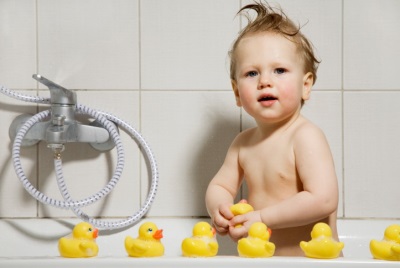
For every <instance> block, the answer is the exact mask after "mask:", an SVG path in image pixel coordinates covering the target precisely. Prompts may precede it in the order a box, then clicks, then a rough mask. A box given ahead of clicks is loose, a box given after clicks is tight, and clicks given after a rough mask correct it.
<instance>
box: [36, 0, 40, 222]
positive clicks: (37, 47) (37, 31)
mask: <svg viewBox="0 0 400 268" xmlns="http://www.w3.org/2000/svg"><path fill="white" fill-rule="evenodd" d="M38 5H39V3H38V0H36V1H35V12H36V18H35V23H36V29H35V30H36V73H38V72H39V30H38V28H39V7H38ZM35 91H36V95H37V96H38V95H39V82H37V81H36V90H35ZM36 113H39V104H36ZM39 150H40V148H39V143H38V144H36V160H37V161H36V188H37V189H39V183H40V182H39V175H40V172H39V169H40V168H39V167H40V155H39ZM39 209H40V202H39V201H38V200H36V217H37V218H39Z"/></svg>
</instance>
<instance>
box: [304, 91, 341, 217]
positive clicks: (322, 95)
mask: <svg viewBox="0 0 400 268" xmlns="http://www.w3.org/2000/svg"><path fill="white" fill-rule="evenodd" d="M302 112H303V114H304V116H305V117H307V118H308V119H309V120H311V121H312V122H313V123H315V124H316V125H317V126H318V127H320V128H321V129H322V131H324V133H325V136H326V138H327V140H328V143H329V145H330V147H331V151H332V155H333V160H334V162H335V169H336V176H337V179H338V184H339V205H338V216H339V217H341V216H343V205H344V202H343V155H342V151H343V137H342V132H343V127H342V125H343V122H342V93H341V92H338V91H336V92H332V91H329V92H322V91H315V92H313V93H311V99H310V100H309V101H307V102H306V103H305V105H304V106H303V111H302Z"/></svg>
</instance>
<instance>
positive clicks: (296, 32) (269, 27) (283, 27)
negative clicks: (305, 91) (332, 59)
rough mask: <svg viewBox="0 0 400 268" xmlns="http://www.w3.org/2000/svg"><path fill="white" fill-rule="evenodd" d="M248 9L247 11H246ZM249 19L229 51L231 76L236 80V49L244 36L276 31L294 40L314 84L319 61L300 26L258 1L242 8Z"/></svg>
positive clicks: (305, 69) (281, 12)
mask: <svg viewBox="0 0 400 268" xmlns="http://www.w3.org/2000/svg"><path fill="white" fill-rule="evenodd" d="M251 10H254V11H255V12H256V13H257V16H256V17H255V18H254V19H252V18H251V15H250V14H249V11H251ZM245 11H246V12H245ZM243 13H244V15H245V16H246V18H247V19H248V24H247V26H246V27H244V28H243V29H242V31H241V32H240V33H239V36H238V37H237V39H236V40H235V42H234V43H233V46H232V49H231V50H230V51H229V55H230V58H231V64H230V77H231V80H233V81H235V80H236V58H237V55H236V49H237V47H238V44H239V43H240V41H241V40H242V39H243V38H244V37H248V36H251V35H255V34H260V33H271V32H272V33H276V34H279V35H282V36H283V37H285V38H287V39H288V40H290V41H292V42H293V43H294V44H295V45H296V47H297V51H298V53H299V56H300V57H301V59H302V62H303V69H304V74H306V73H308V72H310V73H311V74H312V75H313V84H314V83H315V81H316V79H317V69H318V64H319V61H318V60H317V59H316V58H315V56H314V51H313V47H312V45H311V43H310V42H309V41H308V40H307V38H306V37H305V36H304V35H303V34H302V33H301V32H300V27H299V26H297V25H296V24H294V23H293V22H292V21H291V20H290V19H289V18H288V17H287V16H286V15H285V14H284V13H283V11H282V10H276V9H274V8H272V7H271V6H269V5H268V4H267V3H265V4H263V3H261V2H256V3H254V4H250V5H247V6H245V7H243V8H241V9H240V10H239V12H238V14H243Z"/></svg>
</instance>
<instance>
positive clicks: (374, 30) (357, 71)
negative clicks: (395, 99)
mask: <svg viewBox="0 0 400 268" xmlns="http://www.w3.org/2000/svg"><path fill="white" fill-rule="evenodd" d="M399 10H400V2H399V1H397V0H386V1H379V0H368V1H363V0H353V1H344V69H343V71H344V88H345V89H374V90H381V89H399V88H400V80H399V79H398V76H399V75H398V74H399V68H398V64H399V60H400V49H399V43H400V31H399V26H400V16H399Z"/></svg>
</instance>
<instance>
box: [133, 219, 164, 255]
mask: <svg viewBox="0 0 400 268" xmlns="http://www.w3.org/2000/svg"><path fill="white" fill-rule="evenodd" d="M162 232H163V230H162V229H158V227H157V225H155V224H154V223H153V222H144V223H143V224H142V225H140V227H139V236H138V237H137V238H136V239H134V238H132V237H130V236H127V237H126V238H125V250H126V252H127V253H128V255H129V256H131V257H159V256H162V255H164V245H163V244H162V243H161V241H160V240H161V238H163V233H162Z"/></svg>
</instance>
